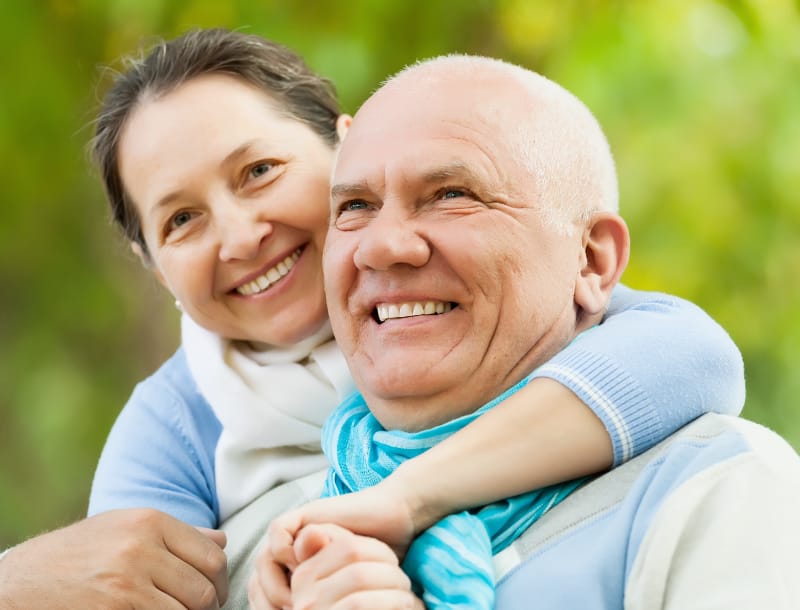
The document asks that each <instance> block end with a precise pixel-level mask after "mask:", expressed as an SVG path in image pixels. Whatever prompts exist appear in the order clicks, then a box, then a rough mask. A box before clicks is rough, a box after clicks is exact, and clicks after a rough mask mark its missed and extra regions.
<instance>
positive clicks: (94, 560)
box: [0, 509, 228, 610]
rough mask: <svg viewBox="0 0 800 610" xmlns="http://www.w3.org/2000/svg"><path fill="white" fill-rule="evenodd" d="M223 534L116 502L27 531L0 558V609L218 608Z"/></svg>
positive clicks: (224, 592) (222, 596) (223, 574)
mask: <svg viewBox="0 0 800 610" xmlns="http://www.w3.org/2000/svg"><path fill="white" fill-rule="evenodd" d="M224 546H225V534H223V533H222V532H219V531H213V530H206V529H199V528H198V529H196V528H193V527H191V526H189V525H186V524H185V523H182V522H181V521H178V520H177V519H174V518H172V517H170V516H168V515H166V514H164V513H161V512H159V511H155V510H149V509H128V510H117V511H110V512H107V513H103V514H100V515H96V516H94V517H90V518H88V519H84V520H83V521H79V522H78V523H75V524H73V525H71V526H69V527H65V528H63V529H60V530H55V531H52V532H49V533H47V534H43V535H41V536H38V537H36V538H32V539H30V540H28V541H26V542H24V543H22V544H20V545H19V546H17V547H14V548H13V549H11V551H9V552H8V554H7V555H6V556H4V557H3V559H1V560H0V609H2V610H7V609H17V608H19V609H22V608H24V609H25V610H39V609H42V610H44V609H47V610H52V609H56V608H65V609H66V608H85V609H87V610H94V609H95V608H97V609H100V608H102V609H103V610H115V609H117V608H120V609H122V608H124V609H125V610H149V609H152V608H159V609H164V610H172V609H174V610H181V609H188V610H218V609H219V608H220V606H221V605H222V604H223V603H225V600H226V599H227V596H228V575H227V559H226V557H225V553H224V551H223V550H222V549H223V547H224Z"/></svg>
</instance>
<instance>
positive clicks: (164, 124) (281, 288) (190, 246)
mask: <svg viewBox="0 0 800 610" xmlns="http://www.w3.org/2000/svg"><path fill="white" fill-rule="evenodd" d="M347 121H348V117H341V118H340V119H338V124H339V125H340V128H341V129H342V130H343V129H344V126H345V125H346V123H347ZM164 159H169V160H170V161H169V163H166V164H165V163H164ZM118 163H119V172H120V178H121V180H122V182H123V184H125V185H126V187H127V194H128V195H129V197H130V200H131V203H132V205H133V206H134V207H135V210H136V213H137V215H138V217H139V218H141V231H142V238H143V239H144V244H145V248H141V247H140V248H139V251H140V252H141V253H142V256H145V255H144V252H147V255H146V256H147V258H146V262H148V263H149V264H151V265H152V268H153V271H154V272H155V273H156V275H157V276H158V278H159V279H160V281H161V282H162V283H163V284H164V285H165V286H166V287H168V289H169V290H170V292H172V294H173V295H174V296H175V298H177V299H178V300H179V301H180V302H181V303H182V305H183V308H184V311H185V312H186V313H187V315H188V316H189V317H191V318H192V319H193V320H194V321H195V322H197V323H198V324H199V325H200V326H202V327H204V328H206V329H208V330H210V331H211V332H214V333H217V334H219V335H221V336H224V337H228V338H230V339H235V340H242V341H256V342H261V343H268V344H271V345H291V344H294V343H297V342H298V341H300V340H302V339H305V338H306V337H308V336H310V335H312V334H314V333H315V332H317V331H318V330H319V329H320V328H321V326H322V325H323V324H324V323H325V320H326V316H327V314H326V310H325V295H324V292H323V288H322V274H321V260H322V248H323V244H324V240H325V232H326V229H327V219H328V210H327V206H326V205H324V202H325V201H326V200H327V197H328V178H327V177H328V176H329V175H330V172H331V167H332V155H331V148H330V146H329V145H328V144H327V143H326V142H325V141H324V140H323V139H322V138H321V137H320V136H319V135H317V134H316V133H315V132H314V131H312V130H311V129H310V128H309V127H307V126H306V125H305V124H304V123H301V122H299V121H297V120H295V119H293V118H289V117H287V116H286V115H285V113H282V112H279V111H278V110H277V109H276V107H275V103H274V102H273V101H272V99H271V98H270V97H268V96H267V95H266V94H265V93H263V92H262V91H260V90H259V89H257V88H256V87H254V86H253V85H250V84H249V83H245V82H242V81H241V80H240V79H238V78H234V77H233V76H229V75H227V74H208V75H202V76H198V77H196V78H194V79H192V80H190V81H188V82H186V83H184V84H182V85H181V86H180V87H178V88H176V89H175V90H172V91H169V92H166V93H163V94H160V95H158V96H153V95H152V94H151V96H149V97H148V98H145V99H144V100H142V101H141V102H139V104H138V105H137V107H136V108H135V110H134V111H133V112H132V113H131V115H130V116H129V117H128V119H127V121H126V124H125V126H124V128H123V130H122V132H121V134H120V141H119V162H118ZM267 288H268V290H267ZM301 301H302V302H303V305H304V306H303V307H302V308H294V307H292V305H293V304H294V303H297V302H301Z"/></svg>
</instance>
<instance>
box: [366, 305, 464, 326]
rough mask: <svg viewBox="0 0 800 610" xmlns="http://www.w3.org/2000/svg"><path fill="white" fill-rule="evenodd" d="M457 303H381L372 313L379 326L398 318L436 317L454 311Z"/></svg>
mask: <svg viewBox="0 0 800 610" xmlns="http://www.w3.org/2000/svg"><path fill="white" fill-rule="evenodd" d="M454 307H458V304H457V303H449V302H445V301H408V302H406V303H379V304H378V305H376V306H375V309H374V310H373V312H372V317H373V318H374V319H375V321H376V322H378V324H383V323H384V322H385V321H386V320H393V319H396V318H413V317H414V316H435V315H438V314H443V313H447V312H449V311H452V309H453V308H454Z"/></svg>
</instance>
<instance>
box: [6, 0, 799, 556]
mask: <svg viewBox="0 0 800 610" xmlns="http://www.w3.org/2000/svg"><path fill="white" fill-rule="evenodd" d="M345 7H346V8H345ZM3 13H4V15H3V19H2V20H0V41H2V42H0V45H2V48H1V49H0V51H2V56H3V58H4V59H3V62H2V64H0V70H2V73H1V74H0V75H1V76H2V79H1V80H0V82H2V87H3V94H2V96H0V158H2V159H3V167H4V171H3V179H2V181H0V189H2V190H0V201H2V202H3V204H2V206H0V273H1V274H2V275H1V276H0V277H2V284H3V290H2V293H1V294H0V345H2V354H3V356H2V366H1V367H0V387H2V388H3V392H2V393H0V421H2V424H0V460H2V469H0V548H1V547H3V546H4V545H7V544H11V543H14V542H16V541H18V540H20V539H22V538H24V537H27V536H28V535H30V534H33V533H36V532H37V531H41V530H42V529H45V528H51V527H55V526H57V525H59V524H62V523H65V522H67V521H70V520H73V519H75V518H77V517H79V516H81V515H82V514H83V512H84V511H85V507H86V498H87V495H88V490H89V485H90V481H91V476H92V472H93V469H94V464H95V462H96V460H97V457H98V455H99V452H100V449H101V447H102V443H103V439H104V438H105V435H106V434H107V432H108V429H109V427H110V425H111V423H112V422H113V420H114V418H115V416H116V414H117V412H118V411H119V409H120V408H121V407H122V405H123V404H124V402H125V400H126V398H127V396H128V394H129V393H130V391H131V389H132V387H133V385H134V384H135V382H136V381H137V380H139V379H141V378H142V377H144V376H145V375H147V374H148V373H149V372H150V371H152V370H154V369H155V368H156V367H157V365H158V363H159V362H160V361H161V360H163V359H164V358H165V357H166V356H167V355H168V354H169V353H171V351H172V350H173V349H174V348H175V347H176V345H177V339H178V338H177V316H176V314H175V312H174V311H173V310H172V308H171V305H170V303H171V300H170V299H169V298H168V296H167V295H164V294H162V292H161V290H160V289H159V288H158V287H157V285H156V284H155V282H154V281H153V280H152V279H151V278H150V277H149V276H148V274H147V273H146V272H145V271H144V270H143V269H141V268H140V266H139V264H138V262H136V260H135V259H134V257H133V256H132V255H130V254H129V252H128V248H127V246H126V244H124V243H123V242H122V240H121V239H120V236H119V235H118V234H117V232H116V230H114V229H113V228H112V227H111V226H110V222H109V220H108V215H107V212H106V209H105V203H104V201H103V197H102V193H101V190H100V187H99V183H98V181H97V180H96V179H95V177H94V176H93V175H92V174H91V172H90V170H89V168H88V165H87V163H86V162H85V155H84V147H85V143H86V141H87V140H88V139H89V137H90V135H91V132H92V129H91V125H90V123H91V120H92V117H93V111H94V110H95V108H96V104H97V100H98V98H99V95H100V93H99V92H98V83H99V82H101V78H100V70H99V66H101V65H108V64H112V65H116V64H115V59H116V58H117V57H118V56H120V55H121V54H124V53H128V52H131V51H133V50H135V49H136V48H137V47H138V45H139V44H140V42H142V41H145V42H146V41H147V40H148V39H150V38H151V37H153V36H156V35H159V36H167V37H171V36H174V35H176V34H179V33H180V32H182V31H184V30H185V29H186V28H188V27H191V26H204V27H205V26H215V25H224V26H228V27H237V28H243V29H247V30H249V31H253V32H257V33H260V34H263V35H265V36H267V37H272V38H274V39H276V40H278V41H280V42H283V43H285V44H288V45H289V46H292V47H294V48H295V49H297V50H298V51H300V52H301V53H303V54H304V55H305V56H306V57H307V58H308V59H309V62H310V63H311V65H312V66H313V67H315V68H316V69H318V70H319V71H321V72H322V73H323V74H326V75H327V76H329V77H330V78H331V79H332V80H334V82H336V83H337V86H338V88H339V91H340V94H341V97H342V100H343V105H344V107H345V108H346V109H347V110H348V111H353V110H355V109H356V108H357V107H358V104H359V103H360V102H361V101H362V100H363V99H364V98H365V97H366V96H367V95H368V94H369V92H370V91H371V90H373V89H374V87H375V86H376V85H377V84H378V83H379V82H380V81H381V79H382V78H384V77H385V76H386V75H388V74H389V73H391V72H393V71H395V70H396V69H398V68H400V67H402V66H403V65H405V64H407V63H410V62H413V61H415V60H416V59H419V58H423V57H427V56H431V55H434V54H440V53H447V52H457V51H462V52H476V53H485V54H490V55H495V56H498V57H503V58H506V59H509V60H512V61H515V62H518V63H521V64H523V65H525V66H527V67H530V68H533V69H536V70H539V71H541V72H543V73H544V74H546V75H548V76H550V77H551V78H553V79H555V80H556V81H558V82H560V83H562V84H564V85H565V86H567V87H568V88H570V89H571V90H572V91H573V92H575V94H576V95H578V96H579V97H580V98H581V99H583V100H584V101H585V102H586V103H587V104H588V105H589V106H590V107H591V108H592V109H593V111H594V112H595V113H596V114H597V116H598V118H599V119H600V121H601V123H602V124H603V125H604V127H605V128H606V131H607V134H608V136H609V139H610V141H611V143H612V147H613V149H614V151H615V154H616V158H617V161H618V165H619V174H620V183H621V194H622V208H623V213H624V215H625V217H626V219H627V220H628V223H629V225H630V227H631V232H632V235H633V239H634V246H633V255H632V260H631V264H630V267H629V269H628V271H627V272H626V274H625V278H624V280H625V282H626V283H628V284H629V285H631V286H634V287H640V288H649V289H657V290H663V291H667V292H672V293H675V294H678V295H681V296H684V297H686V298H688V299H690V300H693V301H695V302H696V303H698V304H699V305H701V306H702V307H704V308H705V309H706V310H707V311H709V312H710V313H711V314H712V315H713V316H714V317H715V318H716V319H717V320H719V321H720V323H721V324H722V325H723V326H724V327H725V328H726V329H728V331H729V332H730V333H731V335H732V336H733V337H734V339H735V340H736V341H737V343H738V344H739V346H740V347H741V349H742V353H743V355H744V359H745V364H746V370H747V373H748V389H749V394H748V401H747V406H746V408H745V415H747V416H749V417H750V418H752V419H755V420H757V421H760V422H763V423H765V424H767V425H769V426H772V427H774V428H775V429H777V430H778V431H779V432H781V433H782V434H784V435H785V436H786V438H787V439H788V440H789V441H790V442H791V443H792V444H793V445H794V446H795V447H796V448H800V414H799V413H800V412H799V411H798V408H797V405H795V404H794V403H795V402H796V396H798V395H799V394H800V375H797V373H796V369H797V368H798V363H799V362H800V316H798V313H800V282H798V281H797V279H796V275H797V273H798V271H800V239H799V238H800V202H799V200H798V197H797V193H798V192H800V171H799V170H800V168H799V167H798V159H800V80H798V78H797V74H798V68H799V67H800V65H799V64H800V15H799V14H798V8H797V4H796V3H795V2H792V1H791V0H773V1H772V2H769V3H767V2H764V1H758V0H730V1H729V2H722V1H712V0H706V1H702V0H701V1H692V2H674V1H673V0H651V1H650V2H612V1H609V2H603V1H600V0H593V1H592V0H586V1H584V2H578V1H577V0H572V1H568V0H567V1H565V0H538V1H531V0H496V1H491V0H481V1H474V2H461V1H458V0H439V1H436V0H432V1H430V2H414V1H409V0H352V1H351V2H348V3H333V2H324V1H322V0H313V1H312V0H307V1H306V2H296V3H289V2H282V1H280V0H271V1H267V0H262V1H260V2H254V1H253V0H237V1H229V2H225V1H220V0H176V1H173V2H169V3H164V2H160V1H157V0H42V1H41V2H26V1H24V0H16V1H15V0H11V1H10V2H6V3H4V11H3Z"/></svg>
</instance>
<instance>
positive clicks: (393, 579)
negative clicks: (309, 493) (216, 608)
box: [249, 524, 425, 610]
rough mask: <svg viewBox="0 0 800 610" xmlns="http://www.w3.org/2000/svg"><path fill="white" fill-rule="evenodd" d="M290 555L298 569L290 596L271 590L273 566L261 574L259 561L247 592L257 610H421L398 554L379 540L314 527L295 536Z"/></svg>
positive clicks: (323, 526)
mask: <svg viewBox="0 0 800 610" xmlns="http://www.w3.org/2000/svg"><path fill="white" fill-rule="evenodd" d="M293 555H294V559H295V560H296V562H297V567H296V569H294V571H293V573H292V576H291V591H290V592H289V595H288V597H287V596H286V590H280V591H276V589H275V588H274V587H275V582H274V581H275V577H276V572H275V571H274V570H273V569H272V567H274V565H275V564H270V567H269V568H268V570H267V571H266V573H265V572H262V568H263V567H264V564H262V562H261V561H258V562H257V564H256V573H255V574H254V576H253V578H252V579H251V582H250V590H249V591H250V603H251V605H252V607H253V608H254V609H255V610H277V609H280V608H286V607H291V608H292V609H293V610H317V609H322V608H330V609H332V610H346V609H348V608H371V609H374V610H399V609H409V610H410V609H413V610H424V607H425V606H424V605H423V603H422V601H421V600H420V599H419V598H417V597H416V596H415V595H414V594H413V593H412V592H411V582H410V581H409V579H408V576H406V574H405V573H404V572H403V570H402V569H401V568H400V566H399V562H398V559H397V555H396V554H395V553H394V551H393V550H392V549H391V548H390V547H389V546H388V545H386V544H385V543H383V542H381V541H380V540H376V539H375V538H371V537H369V536H359V535H356V534H354V533H352V532H350V531H348V530H347V529H344V528H342V527H340V526H338V525H334V524H313V525H308V526H305V527H303V528H302V529H301V530H300V532H299V533H297V535H296V537H295V541H294V545H293ZM284 574H285V573H284ZM283 584H284V585H285V584H286V580H285V576H284V577H283Z"/></svg>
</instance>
